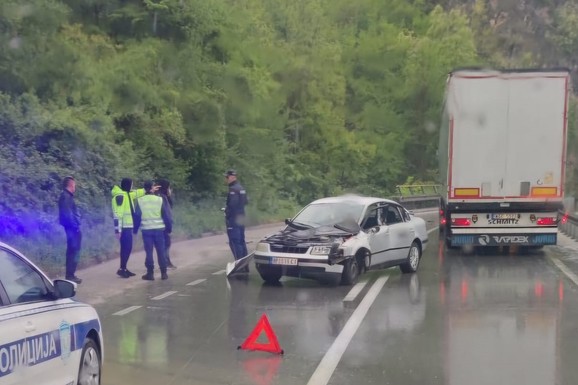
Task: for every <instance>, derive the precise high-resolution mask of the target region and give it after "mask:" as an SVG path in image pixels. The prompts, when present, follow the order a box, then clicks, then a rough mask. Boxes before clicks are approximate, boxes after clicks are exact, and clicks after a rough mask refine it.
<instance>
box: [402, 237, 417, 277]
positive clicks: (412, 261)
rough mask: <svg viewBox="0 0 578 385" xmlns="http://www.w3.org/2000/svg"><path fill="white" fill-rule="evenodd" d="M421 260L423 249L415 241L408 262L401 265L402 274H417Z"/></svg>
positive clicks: (408, 255) (408, 254)
mask: <svg viewBox="0 0 578 385" xmlns="http://www.w3.org/2000/svg"><path fill="white" fill-rule="evenodd" d="M420 260H421V248H420V247H419V244H418V243H417V242H416V241H413V243H412V244H411V246H410V248H409V252H408V253H407V261H405V262H404V263H402V264H401V265H399V268H400V269H401V272H402V273H404V274H409V273H415V272H416V271H417V269H418V267H419V261H420Z"/></svg>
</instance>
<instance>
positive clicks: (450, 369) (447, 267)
mask: <svg viewBox="0 0 578 385" xmlns="http://www.w3.org/2000/svg"><path fill="white" fill-rule="evenodd" d="M432 238H433V240H434V241H436V242H432V245H430V247H429V249H428V250H427V251H426V253H425V254H424V257H423V261H422V266H421V269H420V271H419V273H418V274H415V275H401V274H399V272H398V269H388V270H382V271H375V272H371V273H369V274H366V275H364V276H363V278H364V279H366V280H368V284H367V285H366V287H365V288H364V289H363V290H362V291H361V293H360V294H359V296H358V297H357V298H356V299H355V300H354V301H351V302H344V301H343V299H344V298H345V297H346V295H347V294H348V292H349V290H350V289H351V288H350V287H343V286H338V287H330V286H324V285H321V284H319V283H317V282H314V281H308V280H298V279H287V280H284V281H282V284H281V285H278V286H268V285H264V284H263V283H262V281H261V280H260V278H259V277H258V276H257V275H256V274H255V273H254V272H253V273H252V274H250V275H249V276H248V277H244V278H242V279H231V280H227V279H226V278H225V277H224V276H222V275H221V276H212V275H211V274H207V273H206V272H199V271H191V272H189V273H187V272H186V271H179V274H173V276H171V280H170V283H167V282H162V283H159V285H156V286H154V285H149V286H147V287H146V289H145V290H140V291H137V290H133V291H130V292H127V293H126V295H124V296H119V297H118V298H113V299H111V300H110V301H109V302H108V303H107V304H104V305H101V306H100V308H99V309H98V310H99V312H100V314H101V316H102V318H103V322H104V327H105V329H104V331H105V338H106V340H105V344H106V348H107V350H106V357H105V373H104V379H103V384H105V385H108V384H109V385H116V384H119V385H120V384H123V385H124V384H155V385H156V384H158V383H162V384H164V385H170V384H241V385H242V384H256V385H273V384H283V385H284V384H305V383H307V382H308V380H309V379H310V377H311V375H312V374H313V372H314V371H315V369H316V368H317V366H318V364H319V363H320V362H321V360H322V358H323V357H324V355H325V353H326V352H327V350H328V349H329V348H330V346H331V345H332V344H333V343H334V341H335V340H336V338H337V337H338V336H339V335H340V333H341V332H342V331H343V329H344V326H345V325H346V323H347V322H348V320H349V318H350V317H351V315H352V314H353V313H354V311H355V309H356V307H357V306H359V304H360V302H361V301H362V300H363V298H364V296H365V295H366V294H367V292H368V290H369V288H370V286H371V284H372V283H373V282H374V281H375V280H376V279H377V278H378V277H380V276H384V275H388V276H389V280H388V281H387V282H386V284H385V286H384V287H383V289H382V290H381V292H380V294H379V296H378V297H377V298H376V299H375V302H374V303H373V304H372V306H371V307H370V309H369V311H368V313H367V315H366V317H365V318H364V319H363V321H362V322H361V325H360V327H359V329H358V330H357V332H356V333H355V335H354V337H353V339H352V340H351V342H350V344H349V345H348V346H347V349H346V350H345V353H344V355H343V357H342V359H341V361H340V362H339V364H338V366H337V368H336V370H335V372H334V373H333V375H332V376H331V378H330V381H329V384H334V385H341V384H343V385H345V384H354V383H357V384H362V383H363V384H420V385H421V384H447V385H461V384H468V385H478V384H480V385H482V384H484V385H485V384H492V385H494V384H524V385H533V384H536V385H538V384H539V385H545V384H576V383H578V376H577V375H578V366H577V365H575V358H576V357H578V348H576V347H575V345H577V344H576V343H574V341H576V340H577V339H578V338H577V337H578V329H577V328H576V326H575V325H576V323H575V319H576V316H578V314H577V311H576V309H577V308H578V307H577V305H578V290H577V289H576V287H574V286H572V285H573V284H571V283H569V282H567V281H565V280H564V279H563V278H561V274H560V273H559V271H558V270H557V269H556V268H555V267H554V266H553V265H552V264H551V263H550V262H549V261H548V260H547V255H548V252H549V251H548V250H547V249H546V250H545V251H532V252H526V253H522V254H520V255H509V254H507V253H500V252H499V250H491V251H489V252H486V253H484V255H479V254H473V255H462V253H460V252H459V251H450V252H448V251H446V250H445V248H444V247H443V246H440V247H438V245H437V239H435V238H434V237H432ZM434 243H435V244H434ZM213 267H214V271H216V270H218V269H220V268H221V267H222V263H219V262H218V261H216V262H215V265H214V266H212V267H211V268H213ZM209 270H210V269H209ZM201 278H207V280H206V281H204V282H202V283H199V284H198V285H195V286H186V284H187V283H189V282H191V281H193V280H195V279H201ZM167 291H177V293H175V294H173V295H170V296H168V297H166V298H164V299H162V300H158V301H155V300H152V298H153V297H155V296H158V295H161V294H163V293H165V292H167ZM133 305H142V308H139V309H137V310H134V311H132V312H130V313H128V314H126V315H122V316H113V315H112V314H113V313H114V312H116V311H118V310H120V309H122V308H125V307H128V306H133ZM262 314H267V316H268V318H269V320H270V322H271V325H272V327H273V329H274V331H275V333H276V335H277V337H278V340H279V342H280V344H281V347H282V348H283V349H284V351H285V355H283V356H275V355H272V354H270V353H264V352H250V351H243V350H237V347H238V346H239V345H241V344H242V343H243V341H244V340H245V339H246V338H247V337H248V336H249V334H250V333H251V331H252V330H253V328H254V327H255V325H256V323H257V321H258V319H259V318H260V317H261V315H262ZM259 342H267V341H263V340H259ZM320 385H322V384H320Z"/></svg>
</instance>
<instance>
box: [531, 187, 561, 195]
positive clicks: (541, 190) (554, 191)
mask: <svg viewBox="0 0 578 385" xmlns="http://www.w3.org/2000/svg"><path fill="white" fill-rule="evenodd" d="M532 196H533V197H555V196H558V188H557V187H532Z"/></svg>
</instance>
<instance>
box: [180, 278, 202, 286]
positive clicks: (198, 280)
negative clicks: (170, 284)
mask: <svg viewBox="0 0 578 385" xmlns="http://www.w3.org/2000/svg"><path fill="white" fill-rule="evenodd" d="M206 280H207V279H206V278H202V279H197V280H195V281H193V282H189V283H187V284H186V285H185V286H195V285H198V284H199V283H202V282H205V281H206Z"/></svg>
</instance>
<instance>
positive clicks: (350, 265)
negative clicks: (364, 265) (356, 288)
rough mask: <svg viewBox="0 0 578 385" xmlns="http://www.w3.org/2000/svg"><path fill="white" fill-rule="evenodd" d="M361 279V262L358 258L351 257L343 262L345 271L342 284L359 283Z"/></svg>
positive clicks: (342, 274)
mask: <svg viewBox="0 0 578 385" xmlns="http://www.w3.org/2000/svg"><path fill="white" fill-rule="evenodd" d="M358 279H359V263H358V262H357V258H355V257H353V258H349V259H348V260H347V261H345V263H344V264H343V273H341V284H342V285H347V286H349V285H353V284H355V283H357V280H358Z"/></svg>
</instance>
